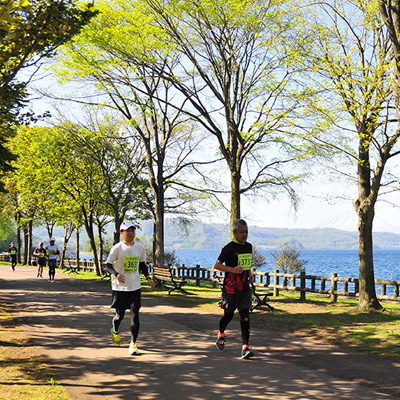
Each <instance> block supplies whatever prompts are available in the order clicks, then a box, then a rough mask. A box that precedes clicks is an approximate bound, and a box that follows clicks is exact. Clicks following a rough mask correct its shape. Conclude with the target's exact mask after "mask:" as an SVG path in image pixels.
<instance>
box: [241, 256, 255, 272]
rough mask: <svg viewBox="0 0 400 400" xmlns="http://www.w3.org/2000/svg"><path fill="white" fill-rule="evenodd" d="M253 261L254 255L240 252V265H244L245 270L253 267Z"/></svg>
mask: <svg viewBox="0 0 400 400" xmlns="http://www.w3.org/2000/svg"><path fill="white" fill-rule="evenodd" d="M251 263H252V255H251V254H249V253H247V254H238V265H239V267H242V268H243V270H244V271H246V270H249V269H250V268H251Z"/></svg>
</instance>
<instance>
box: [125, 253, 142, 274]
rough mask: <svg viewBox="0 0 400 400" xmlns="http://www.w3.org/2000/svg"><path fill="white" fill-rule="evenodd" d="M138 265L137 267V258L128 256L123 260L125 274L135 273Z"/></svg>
mask: <svg viewBox="0 0 400 400" xmlns="http://www.w3.org/2000/svg"><path fill="white" fill-rule="evenodd" d="M138 265H139V257H138V256H128V257H125V258H124V270H125V272H137V269H138Z"/></svg>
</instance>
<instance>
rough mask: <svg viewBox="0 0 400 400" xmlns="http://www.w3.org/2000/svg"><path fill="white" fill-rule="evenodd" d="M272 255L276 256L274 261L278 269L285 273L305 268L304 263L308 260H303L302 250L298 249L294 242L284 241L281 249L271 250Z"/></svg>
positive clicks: (292, 272)
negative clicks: (301, 256)
mask: <svg viewBox="0 0 400 400" xmlns="http://www.w3.org/2000/svg"><path fill="white" fill-rule="evenodd" d="M271 255H272V257H274V259H275V261H274V263H275V264H276V265H277V267H278V269H280V270H281V271H283V272H285V273H289V274H294V273H296V272H301V271H303V270H304V265H306V264H307V262H308V261H306V260H303V259H301V258H299V257H300V252H299V251H298V250H297V249H296V246H295V245H294V244H293V243H290V242H286V243H284V244H283V245H282V246H281V248H280V250H277V251H271Z"/></svg>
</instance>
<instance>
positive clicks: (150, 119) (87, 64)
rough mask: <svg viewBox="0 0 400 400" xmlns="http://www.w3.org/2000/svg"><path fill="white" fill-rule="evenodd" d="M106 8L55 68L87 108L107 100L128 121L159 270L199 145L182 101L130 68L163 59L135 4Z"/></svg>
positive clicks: (146, 71) (148, 73)
mask: <svg viewBox="0 0 400 400" xmlns="http://www.w3.org/2000/svg"><path fill="white" fill-rule="evenodd" d="M111 5H112V6H111V7H110V2H109V1H106V2H104V3H101V4H100V5H99V8H100V10H101V12H100V14H99V16H98V17H97V18H96V19H94V20H93V21H92V22H91V23H90V24H89V25H88V26H87V27H86V28H85V29H84V30H83V31H82V34H81V35H79V36H78V37H76V38H75V40H74V41H73V43H71V44H70V45H69V46H68V48H66V49H65V56H64V57H63V58H62V59H61V61H62V66H61V67H60V65H59V64H57V65H56V67H55V69H56V70H57V72H58V73H60V74H62V75H63V76H64V77H65V78H66V79H74V80H79V81H83V82H85V83H86V88H87V87H88V85H87V83H90V84H92V90H93V91H92V94H93V97H92V98H91V99H90V100H88V101H90V102H92V103H95V102H98V101H99V100H98V99H99V98H100V99H103V97H104V95H106V96H107V97H108V99H109V101H107V102H104V103H103V104H102V105H103V106H105V107H112V108H114V109H115V110H117V111H118V112H119V113H120V115H122V116H123V117H124V118H125V119H126V120H127V121H128V122H129V124H127V126H130V132H131V139H130V140H139V141H140V143H141V146H140V147H141V148H143V150H144V154H145V160H146V166H147V171H148V182H149V185H150V187H151V189H152V195H151V196H149V202H150V203H151V204H152V207H151V209H152V215H153V217H154V241H153V246H154V252H155V262H156V263H157V264H158V265H163V264H164V260H163V258H164V216H165V214H166V213H176V214H180V215H183V214H184V212H187V211H188V209H189V206H188V204H190V203H191V201H193V199H194V198H196V196H195V195H193V191H192V190H191V188H190V186H192V187H193V186H194V185H193V184H192V185H190V183H189V182H188V181H187V180H186V181H184V179H183V177H184V176H185V175H186V176H187V175H189V174H192V182H193V177H194V176H195V173H196V171H195V170H194V169H193V166H194V165H195V163H194V156H193V153H194V151H195V149H196V148H197V146H198V144H199V143H200V142H201V138H200V139H199V138H198V137H199V135H198V132H197V129H196V127H195V126H194V124H193V122H191V121H190V119H189V118H188V117H187V116H186V115H183V114H182V112H181V109H182V108H183V104H184V102H185V100H183V101H182V100H179V99H178V97H174V98H173V97H172V96H173V95H174V94H176V91H173V92H172V89H173V88H172V85H171V84H170V83H168V82H165V81H164V80H162V79H160V76H159V75H157V74H155V73H154V71H152V69H151V68H146V67H145V66H143V65H141V64H138V63H135V60H136V57H137V54H138V52H143V51H144V50H145V51H146V52H147V53H148V54H150V53H152V54H158V55H159V56H160V57H162V52H163V50H162V49H160V46H161V47H162V44H161V45H160V43H158V42H157V41H156V40H155V37H154V35H155V34H156V33H155V32H154V31H151V30H149V31H148V32H146V34H145V35H143V29H144V27H146V31H147V30H148V28H147V26H148V24H147V22H146V20H147V19H148V17H147V16H146V15H145V14H142V13H140V12H138V10H137V9H136V8H135V5H134V4H129V3H122V2H120V1H114V2H111ZM110 9H112V11H110ZM138 20H140V21H141V22H140V23H138ZM164 58H165V60H164V64H165V63H167V62H170V63H176V61H175V56H174V54H171V55H170V56H169V57H167V56H164ZM94 95H96V96H97V98H96V97H95V96H94ZM172 104H173V105H172ZM197 164H200V163H199V162H198V163H197ZM117 227H118V226H117Z"/></svg>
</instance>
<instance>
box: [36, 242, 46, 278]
mask: <svg viewBox="0 0 400 400" xmlns="http://www.w3.org/2000/svg"><path fill="white" fill-rule="evenodd" d="M33 255H34V256H36V262H37V265H38V272H37V278H43V267H44V266H45V265H46V257H47V253H46V249H45V248H44V247H43V242H40V243H39V247H36V249H35V250H34V252H33Z"/></svg>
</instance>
